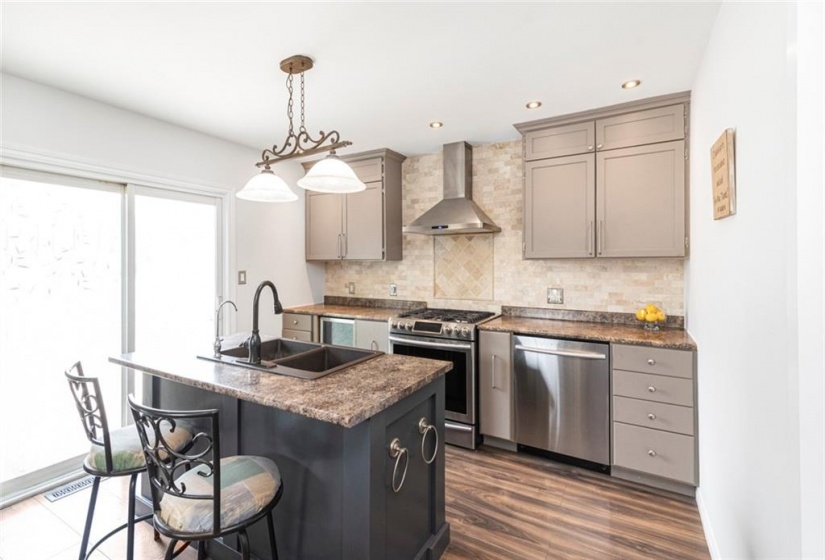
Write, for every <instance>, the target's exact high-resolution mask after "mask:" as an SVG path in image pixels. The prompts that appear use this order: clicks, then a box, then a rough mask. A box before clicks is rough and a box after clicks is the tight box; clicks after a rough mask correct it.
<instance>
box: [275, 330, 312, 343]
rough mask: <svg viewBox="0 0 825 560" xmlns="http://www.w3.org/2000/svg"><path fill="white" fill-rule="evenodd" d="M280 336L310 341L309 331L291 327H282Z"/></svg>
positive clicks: (310, 334)
mask: <svg viewBox="0 0 825 560" xmlns="http://www.w3.org/2000/svg"><path fill="white" fill-rule="evenodd" d="M281 337H283V338H289V339H291V340H300V341H302V342H312V333H311V332H309V331H294V330H292V329H284V330H283V331H282V332H281Z"/></svg>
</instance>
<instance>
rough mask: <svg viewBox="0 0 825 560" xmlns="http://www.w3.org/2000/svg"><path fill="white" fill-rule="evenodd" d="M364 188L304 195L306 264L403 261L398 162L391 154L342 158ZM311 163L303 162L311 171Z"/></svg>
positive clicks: (364, 154)
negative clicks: (349, 261)
mask: <svg viewBox="0 0 825 560" xmlns="http://www.w3.org/2000/svg"><path fill="white" fill-rule="evenodd" d="M341 159H343V160H344V161H346V162H347V163H348V164H349V165H350V167H352V169H353V171H355V174H356V175H357V176H358V178H359V179H361V181H363V182H364V183H365V184H366V186H367V189H366V190H365V191H362V192H359V193H353V194H327V193H316V192H311V191H308V192H307V197H306V260H308V261H335V260H375V261H381V260H388V261H390V260H401V245H402V238H401V162H403V161H404V159H405V157H404V156H402V155H401V154H398V153H396V152H393V151H392V150H387V149H384V150H374V151H371V152H364V153H360V154H353V155H349V156H346V157H342V158H341ZM314 163H315V162H314V161H312V162H307V163H304V164H303V165H304V168H305V169H307V170H308V169H309V168H310V167H312V165H313V164H314Z"/></svg>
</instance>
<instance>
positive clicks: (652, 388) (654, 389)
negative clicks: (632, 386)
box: [647, 385, 656, 393]
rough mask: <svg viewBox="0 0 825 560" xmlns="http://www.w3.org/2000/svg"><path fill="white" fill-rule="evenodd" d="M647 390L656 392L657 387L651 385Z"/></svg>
mask: <svg viewBox="0 0 825 560" xmlns="http://www.w3.org/2000/svg"><path fill="white" fill-rule="evenodd" d="M647 390H648V391H650V392H651V393H655V392H656V387H654V386H653V385H651V386H650V387H648V388H647Z"/></svg>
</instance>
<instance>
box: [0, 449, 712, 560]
mask: <svg viewBox="0 0 825 560" xmlns="http://www.w3.org/2000/svg"><path fill="white" fill-rule="evenodd" d="M126 482H127V481H126V479H125V478H124V479H120V480H119V479H112V480H108V481H105V482H103V484H102V485H101V492H100V494H99V495H98V507H97V512H96V516H95V517H96V521H98V523H96V524H95V527H94V530H93V535H92V539H93V540H94V539H95V538H96V537H99V536H100V535H101V534H103V533H105V531H106V530H108V529H110V528H111V527H110V526H111V525H116V524H117V523H120V522H121V521H120V520H121V519H125V517H126V495H127V491H128V484H127V483H126ZM90 492H91V491H90V490H89V489H86V490H83V491H81V492H78V493H76V494H73V495H71V496H69V497H66V498H64V499H62V500H59V501H57V502H54V503H51V502H48V501H47V500H46V499H45V498H43V496H36V497H34V498H30V499H29V500H26V501H24V502H21V503H19V504H16V505H14V506H12V507H9V508H6V509H4V510H1V511H0V560H38V559H43V560H61V559H74V558H76V557H77V550H78V547H79V545H80V536H81V533H82V531H83V522H84V520H85V515H86V507H87V506H88V503H89V494H90ZM447 520H448V521H449V522H450V525H451V529H452V533H451V543H450V547H449V548H448V549H447V553H446V554H445V555H444V557H443V558H444V560H459V559H466V558H472V559H478V560H481V559H496V560H510V559H513V560H516V559H538V560H554V559H557V558H558V559H574V558H581V559H610V558H621V559H639V558H646V559H647V558H668V559H672V558H679V559H689V558H703V559H704V558H709V555H708V551H707V545H706V544H705V538H704V534H703V532H702V526H701V524H700V522H699V514H698V512H697V510H696V504H695V502H694V501H693V500H692V499H689V498H683V497H681V496H676V495H662V494H655V493H651V492H647V491H644V490H641V489H639V488H638V487H635V486H633V485H629V484H625V483H622V482H619V481H616V480H614V479H611V478H610V477H606V476H601V475H597V474H593V473H590V472H588V471H582V470H580V469H575V468H572V467H567V466H565V465H560V464H558V463H554V462H551V461H547V460H544V459H540V458H536V457H531V456H529V455H523V454H515V453H509V452H507V451H500V450H497V449H493V448H490V447H482V448H480V449H479V450H477V451H467V450H464V449H460V448H456V447H447ZM39 536H43V537H44V538H39ZM136 541H137V542H136V554H135V557H136V558H139V559H141V560H145V559H155V558H158V559H160V558H163V551H164V548H165V539H164V542H162V543H157V542H155V541H154V540H153V539H152V530H151V527H150V526H149V525H148V524H145V523H141V524H140V525H139V526H138V528H137V539H136ZM125 547H126V542H125V534H124V533H120V534H118V535H117V536H116V537H114V538H112V539H111V540H110V541H108V542H107V543H105V544H104V545H103V547H101V549H100V551H99V552H97V553H96V554H95V555H94V559H96V560H106V559H112V560H114V559H120V558H122V557H123V551H124V550H125ZM195 556H196V555H195V553H194V551H192V550H191V549H190V550H186V551H184V554H183V555H181V556H180V558H181V560H193V559H194V558H195Z"/></svg>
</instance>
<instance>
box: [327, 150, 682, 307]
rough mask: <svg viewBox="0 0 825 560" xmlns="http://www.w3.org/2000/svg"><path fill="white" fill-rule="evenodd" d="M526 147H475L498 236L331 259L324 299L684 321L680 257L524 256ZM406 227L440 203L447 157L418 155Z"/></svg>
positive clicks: (429, 240)
mask: <svg viewBox="0 0 825 560" xmlns="http://www.w3.org/2000/svg"><path fill="white" fill-rule="evenodd" d="M522 169H523V161H522V155H521V142H520V141H513V142H500V143H496V144H487V145H483V146H476V147H474V148H473V200H475V202H476V203H477V204H478V205H479V206H480V207H481V208H482V210H484V211H485V212H486V213H487V215H488V216H490V218H491V219H492V220H493V221H494V222H495V223H496V224H497V225H498V226H500V227H501V233H496V234H476V235H472V236H467V235H456V236H453V235H450V236H435V237H431V236H427V235H417V234H405V235H404V260H403V261H396V262H330V263H327V265H326V294H327V295H331V296H346V295H348V294H347V288H346V284H347V283H348V282H355V285H356V287H357V288H356V294H355V295H356V296H357V297H373V298H386V297H388V294H389V286H390V284H391V283H395V284H396V285H397V286H398V296H397V297H398V298H400V299H409V300H421V301H426V302H427V304H428V305H429V306H430V307H453V308H466V309H484V310H490V311H498V310H499V308H500V306H502V305H509V306H525V307H546V308H552V309H581V310H592V311H614V312H625V313H629V312H632V311H634V310H635V309H637V308H638V307H640V306H641V305H642V304H644V303H648V302H652V303H655V304H656V305H659V306H660V307H662V308H663V309H664V310H665V312H666V313H668V314H670V315H684V261H683V260H682V259H662V258H657V259H641V258H640V259H546V260H545V259H543V260H523V259H522V257H521V243H522ZM402 170H403V215H404V223H410V222H411V221H412V220H414V219H415V218H417V217H418V216H420V215H421V214H423V213H424V212H425V211H426V210H428V209H429V208H430V207H432V206H433V205H434V204H435V203H436V202H438V201H439V200H440V199H441V176H442V160H441V154H440V153H437V154H426V155H422V156H413V157H410V158H408V159H406V160H405V161H404V164H403V167H402ZM548 287H555V288H562V289H564V304H560V305H549V304H547V288H548Z"/></svg>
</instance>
